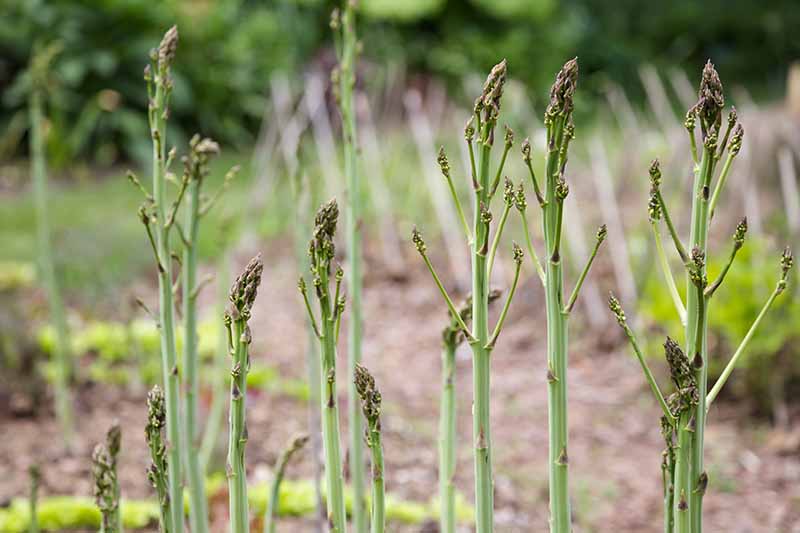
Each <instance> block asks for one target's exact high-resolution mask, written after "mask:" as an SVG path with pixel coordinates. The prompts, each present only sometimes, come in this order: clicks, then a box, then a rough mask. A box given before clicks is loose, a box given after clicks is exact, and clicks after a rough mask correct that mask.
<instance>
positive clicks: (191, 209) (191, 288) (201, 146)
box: [182, 135, 219, 533]
mask: <svg viewBox="0 0 800 533" xmlns="http://www.w3.org/2000/svg"><path fill="white" fill-rule="evenodd" d="M218 153H219V145H217V143H216V142H214V141H213V140H211V139H208V138H205V139H201V138H200V136H199V135H195V136H194V137H192V139H191V141H189V155H188V156H186V157H184V159H183V164H184V174H183V180H182V183H186V184H187V185H186V186H185V188H186V191H187V192H186V195H187V201H186V206H185V207H186V208H185V213H184V215H185V218H184V223H185V224H186V228H187V230H188V235H186V241H185V243H184V249H183V264H182V267H183V273H182V275H183V278H182V279H183V287H182V288H183V326H184V333H183V339H184V340H183V362H184V365H185V368H186V417H185V423H186V428H185V438H184V442H186V445H187V448H188V449H187V452H188V453H187V454H186V470H187V478H188V485H189V502H190V505H189V524H190V526H191V528H192V532H196V533H208V502H207V498H206V488H205V475H204V468H203V467H202V465H201V434H200V427H199V423H198V416H199V415H198V393H199V390H198V388H199V385H198V374H199V365H200V361H199V357H198V353H197V342H198V341H197V296H198V294H199V290H200V288H201V287H202V285H201V284H200V283H198V281H197V241H198V237H199V234H200V193H201V188H202V185H203V180H204V179H205V177H206V176H207V175H208V172H209V171H208V161H209V158H210V157H211V156H214V155H216V154H218Z"/></svg>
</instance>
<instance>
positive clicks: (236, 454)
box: [225, 255, 264, 533]
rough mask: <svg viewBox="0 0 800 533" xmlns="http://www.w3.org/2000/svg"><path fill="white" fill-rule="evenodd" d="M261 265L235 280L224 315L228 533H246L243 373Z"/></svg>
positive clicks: (258, 261)
mask: <svg viewBox="0 0 800 533" xmlns="http://www.w3.org/2000/svg"><path fill="white" fill-rule="evenodd" d="M263 271H264V264H263V263H262V262H261V255H257V256H256V257H254V258H253V259H251V260H250V262H249V263H248V264H247V266H246V267H245V269H244V271H243V272H242V273H241V274H240V275H239V277H237V278H236V281H234V283H233V285H232V286H231V291H230V300H231V308H230V310H229V311H228V312H227V313H226V314H225V325H226V326H227V327H228V342H229V348H230V353H231V360H232V363H231V364H232V367H231V376H232V378H233V379H232V380H231V404H230V414H229V423H228V439H229V440H228V465H227V467H226V469H227V472H228V494H229V500H230V517H231V533H247V532H249V531H250V520H249V518H248V510H247V469H246V465H245V446H246V445H247V440H248V434H247V417H246V410H245V407H246V399H247V372H248V369H249V368H250V353H249V347H250V343H251V342H252V340H253V337H252V334H251V332H250V326H249V325H248V324H247V322H248V321H249V320H250V310H251V309H252V307H253V303H254V302H255V299H256V294H257V292H258V286H259V285H260V284H261V273H262V272H263Z"/></svg>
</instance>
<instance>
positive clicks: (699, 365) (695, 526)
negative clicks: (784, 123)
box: [610, 62, 792, 533]
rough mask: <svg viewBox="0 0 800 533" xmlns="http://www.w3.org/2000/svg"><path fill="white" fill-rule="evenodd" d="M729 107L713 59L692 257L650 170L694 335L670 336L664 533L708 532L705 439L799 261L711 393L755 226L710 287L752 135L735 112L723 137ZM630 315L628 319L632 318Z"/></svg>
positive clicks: (670, 282)
mask: <svg viewBox="0 0 800 533" xmlns="http://www.w3.org/2000/svg"><path fill="white" fill-rule="evenodd" d="M724 105H725V99H724V96H723V93H722V83H721V81H720V79H719V75H718V74H717V71H716V70H715V69H714V66H713V65H712V64H711V62H708V63H707V64H706V66H705V68H704V69H703V76H702V81H701V83H700V91H699V99H698V102H697V104H695V105H694V106H693V107H692V108H691V109H690V110H689V111H688V113H687V115H686V122H685V126H686V129H687V131H688V133H689V137H690V145H691V148H692V159H693V161H694V162H695V169H694V187H693V196H692V210H691V231H690V236H689V244H690V249H691V253H690V254H689V253H687V252H686V248H685V247H684V245H683V243H682V241H681V239H680V236H679V235H678V232H677V230H676V228H675V225H674V224H673V222H672V218H671V217H670V214H669V211H668V210H667V206H666V205H665V202H664V199H663V196H662V194H661V190H660V186H661V168H660V165H659V163H658V160H656V161H654V162H653V164H652V165H651V167H650V184H651V192H650V202H649V205H648V211H649V215H650V221H651V224H652V226H653V230H654V236H655V238H656V246H657V248H658V251H659V259H660V263H661V266H662V270H663V273H664V276H665V279H666V281H667V287H668V289H669V291H670V293H671V296H672V299H673V301H674V302H675V307H676V309H677V311H678V315H679V318H680V319H681V321H682V322H683V323H684V324H685V337H686V338H685V349H684V350H681V348H680V347H679V345H678V344H677V343H676V342H675V341H673V340H672V339H667V343H666V344H665V352H666V356H667V362H668V364H669V367H670V372H671V377H672V382H673V385H674V386H675V388H676V392H675V393H673V394H671V395H670V396H669V397H668V398H667V400H666V404H667V407H666V409H665V408H664V405H663V404H664V402H663V399H662V401H661V403H662V409H664V416H663V417H662V421H661V426H662V434H663V435H664V438H665V442H666V450H665V451H664V454H663V457H664V460H663V462H662V477H663V484H664V507H665V513H664V514H665V516H664V530H665V531H667V532H669V533H702V527H703V521H702V506H703V496H704V495H705V492H706V488H707V487H708V481H709V479H708V475H707V474H706V472H705V470H704V467H703V452H704V434H705V426H706V415H707V413H708V408H709V405H710V403H711V402H712V401H713V400H714V398H716V396H717V394H718V393H719V391H720V389H721V388H722V386H723V385H724V383H725V381H726V380H727V379H728V376H729V375H730V373H731V372H732V371H733V368H734V367H735V365H736V362H737V361H738V359H739V358H740V357H741V354H742V353H743V351H744V349H745V347H746V346H747V343H748V342H749V340H750V339H751V338H752V336H753V334H754V332H755V330H756V328H757V327H758V325H759V324H760V322H761V321H762V319H763V318H764V316H765V314H766V312H767V311H768V309H769V308H770V306H771V305H772V303H773V302H774V300H775V298H776V297H777V296H778V295H779V294H781V293H782V292H783V290H784V288H785V286H786V277H787V274H788V271H789V269H790V268H791V264H792V256H791V253H790V252H789V251H788V249H787V250H786V251H785V252H784V255H783V256H782V258H781V277H780V279H779V281H778V283H777V285H776V288H775V290H774V291H773V292H772V294H771V295H770V297H769V299H768V300H767V302H766V304H765V305H764V308H763V309H762V310H761V312H760V313H759V315H758V317H757V318H756V319H755V321H754V323H753V325H752V327H751V328H750V330H749V331H748V333H747V335H746V336H745V338H744V340H743V341H742V344H741V345H740V346H739V348H738V349H737V351H736V353H735V354H734V356H733V357H732V358H731V361H730V363H729V364H728V366H727V367H726V368H725V370H724V371H723V374H722V376H721V377H720V379H719V380H718V381H717V383H716V384H715V385H714V388H713V389H712V391H711V392H709V393H707V389H708V374H707V366H708V346H707V325H708V311H709V304H710V302H711V300H712V297H713V295H714V294H715V293H716V291H717V290H718V289H719V288H720V286H721V284H722V282H723V281H724V280H725V278H726V276H727V274H728V272H729V270H730V268H731V265H732V264H733V261H734V259H735V257H736V254H737V252H738V251H739V249H741V247H742V246H743V244H744V238H745V234H746V232H747V221H746V220H744V219H743V220H742V221H741V222H740V223H739V224H738V225H737V227H736V231H735V233H734V237H733V248H732V251H731V253H730V255H729V257H728V261H727V263H726V264H725V265H724V267H723V269H722V271H721V272H720V274H719V276H718V277H717V279H716V280H714V281H713V282H711V283H709V282H708V279H707V274H706V255H707V241H708V231H709V225H710V222H711V219H712V217H713V214H714V209H715V207H716V205H717V203H718V201H719V198H720V193H721V191H722V189H723V188H724V185H725V182H726V179H727V176H728V173H729V172H730V169H731V165H732V162H733V160H734V158H735V157H736V155H737V154H738V152H739V150H740V149H741V145H742V139H743V135H744V130H743V129H742V127H741V125H740V124H738V116H737V114H736V111H735V110H732V111H731V113H730V115H729V117H728V120H727V128H726V130H725V132H724V134H722V131H721V129H722V128H721V126H722V110H723V108H724ZM698 122H699V125H700V130H701V140H702V152H701V153H698V143H697V142H696V139H695V129H696V126H697V123H698ZM720 137H721V139H722V140H721V142H720V141H719V139H720ZM726 149H727V151H728V156H727V158H726V159H725V163H724V164H723V166H722V170H721V171H720V172H719V175H718V176H717V172H716V170H717V168H716V167H717V163H718V162H719V160H720V159H721V158H722V155H723V153H724V152H725V150H726ZM715 176H717V177H716V184H713V182H714V178H715ZM712 185H714V186H713V191H714V192H713V194H712V193H711V190H712ZM662 219H663V220H664V222H665V223H666V226H667V229H668V231H669V233H670V236H671V238H672V241H673V243H674V245H675V249H676V252H677V254H678V256H679V257H680V259H681V262H682V263H683V265H684V267H685V270H686V279H687V283H686V294H685V297H684V298H681V295H680V294H679V293H678V290H677V286H676V285H675V282H674V279H673V277H672V272H671V270H670V268H669V264H668V262H667V260H666V257H665V255H664V252H663V247H662V246H661V241H660V239H661V237H660V233H659V229H658V223H659V222H660V221H661V220H662ZM683 301H685V302H686V307H685V308H684V307H683ZM610 306H611V309H612V312H614V313H615V314H617V319H618V321H619V317H620V314H619V313H620V312H621V307H620V306H619V302H617V301H616V299H614V298H613V297H612V299H611V300H610ZM622 316H623V317H624V313H623V314H622ZM620 325H623V322H620ZM623 328H624V329H625V330H626V333H627V334H628V337H629V340H630V341H631V344H632V345H633V348H634V351H635V352H636V353H637V356H639V357H640V360H641V353H640V351H639V348H638V346H637V345H636V342H635V339H634V338H633V336H632V334H631V333H630V330H629V329H628V328H627V326H624V325H623ZM643 368H644V370H645V376H646V377H647V379H648V381H649V382H650V385H651V387H652V388H653V391H654V392H655V393H656V396H657V397H660V396H661V393H660V391H659V390H658V386H657V385H656V384H655V381H654V379H653V377H652V374H651V373H650V372H649V370H648V369H647V368H646V365H644V364H643Z"/></svg>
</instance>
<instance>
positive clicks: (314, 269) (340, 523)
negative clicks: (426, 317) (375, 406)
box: [298, 200, 346, 533]
mask: <svg viewBox="0 0 800 533" xmlns="http://www.w3.org/2000/svg"><path fill="white" fill-rule="evenodd" d="M338 220H339V206H338V204H337V203H336V200H331V201H330V202H328V203H326V204H324V205H323V206H322V207H320V208H319V210H318V211H317V215H316V217H315V219H314V236H313V238H312V239H311V243H310V244H309V248H308V253H309V256H310V258H311V275H312V276H313V278H312V279H313V285H314V292H315V295H316V297H317V300H318V303H319V323H318V322H317V319H316V317H315V315H314V311H313V310H312V308H311V303H310V302H309V299H308V290H307V287H306V282H305V279H304V278H303V277H302V276H301V277H300V280H299V282H298V289H299V290H300V293H301V295H302V297H303V301H304V303H305V307H306V311H307V312H308V316H309V319H310V320H311V324H312V327H313V329H314V333H315V335H316V337H317V339H318V341H319V344H320V358H321V359H320V378H321V379H320V385H321V387H320V394H319V399H320V404H321V409H322V440H323V447H324V450H325V480H326V488H327V504H328V521H329V522H330V525H331V531H333V532H334V533H344V532H345V531H346V515H345V505H344V479H343V478H342V455H341V449H340V446H341V444H340V441H339V433H340V432H339V407H338V400H337V397H336V343H337V341H338V338H339V326H340V325H341V319H342V313H343V312H344V297H343V296H341V294H340V291H341V284H342V278H343V277H344V272H343V271H342V269H341V268H337V269H336V274H335V281H336V288H335V292H334V294H333V296H331V292H330V281H331V280H330V275H331V263H332V262H333V260H334V257H335V245H334V243H333V237H334V234H335V233H336V224H337V222H338Z"/></svg>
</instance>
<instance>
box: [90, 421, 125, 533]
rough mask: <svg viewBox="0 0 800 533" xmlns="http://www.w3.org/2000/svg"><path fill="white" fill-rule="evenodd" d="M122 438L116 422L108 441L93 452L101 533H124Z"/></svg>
mask: <svg viewBox="0 0 800 533" xmlns="http://www.w3.org/2000/svg"><path fill="white" fill-rule="evenodd" d="M121 436H122V434H121V429H120V426H119V424H118V423H116V422H115V423H114V424H113V425H112V426H111V428H110V429H109V430H108V433H107V435H106V441H105V442H103V443H99V444H98V445H97V446H95V448H94V451H93V452H92V477H93V478H94V497H95V502H96V503H97V507H98V508H99V509H100V514H101V521H100V531H101V533H122V518H121V516H122V515H121V513H120V488H119V479H118V477H117V459H118V457H119V451H120V441H121Z"/></svg>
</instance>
